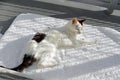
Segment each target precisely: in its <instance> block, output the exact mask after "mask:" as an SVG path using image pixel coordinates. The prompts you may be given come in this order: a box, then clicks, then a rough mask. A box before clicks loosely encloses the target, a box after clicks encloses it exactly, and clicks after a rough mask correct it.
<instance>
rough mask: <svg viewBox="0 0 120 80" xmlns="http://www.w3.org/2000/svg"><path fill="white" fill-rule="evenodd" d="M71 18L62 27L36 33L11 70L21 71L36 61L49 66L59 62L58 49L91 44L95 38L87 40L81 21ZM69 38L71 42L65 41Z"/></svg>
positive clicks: (38, 63)
mask: <svg viewBox="0 0 120 80" xmlns="http://www.w3.org/2000/svg"><path fill="white" fill-rule="evenodd" d="M84 21H85V20H78V19H77V18H73V19H72V20H70V21H69V22H68V23H67V24H66V25H65V26H64V27H62V28H59V29H58V28H57V29H54V30H53V29H50V30H49V31H48V32H46V34H44V33H37V34H36V35H35V36H34V37H33V39H32V40H30V41H28V43H27V46H26V52H25V56H24V58H23V63H22V64H21V65H19V66H18V67H16V68H14V69H13V70H16V71H22V70H23V69H24V68H27V67H29V66H30V65H32V63H33V62H37V65H38V67H41V66H42V67H49V66H54V65H57V64H58V63H59V60H58V58H59V57H58V56H57V55H58V49H59V48H71V47H78V46H81V44H93V43H95V42H96V41H95V40H89V39H87V38H86V37H85V36H84V31H83V22H84ZM66 39H67V40H69V41H70V42H71V43H67V42H68V41H66Z"/></svg>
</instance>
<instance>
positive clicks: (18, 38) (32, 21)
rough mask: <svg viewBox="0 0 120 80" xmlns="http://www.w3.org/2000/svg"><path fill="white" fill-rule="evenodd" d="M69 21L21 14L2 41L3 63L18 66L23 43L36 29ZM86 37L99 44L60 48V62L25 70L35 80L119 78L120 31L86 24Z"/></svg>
mask: <svg viewBox="0 0 120 80" xmlns="http://www.w3.org/2000/svg"><path fill="white" fill-rule="evenodd" d="M66 23H67V21H66V20H62V19H56V18H52V17H46V16H41V15H35V14H30V13H27V14H21V15H19V16H18V17H17V18H16V19H15V21H14V22H13V23H12V25H11V27H10V28H9V29H8V30H7V32H6V33H5V35H4V36H3V37H2V38H1V40H0V64H1V65H4V66H7V67H15V66H17V65H19V64H20V62H21V61H22V57H23V54H24V53H23V52H24V45H25V43H26V42H27V40H29V39H30V38H31V37H32V35H33V34H35V33H36V32H37V31H39V32H42V31H43V30H45V29H46V28H47V27H62V26H63V25H65V24H66ZM84 29H85V33H86V35H87V37H89V38H94V39H97V41H98V42H97V44H96V45H86V46H81V47H78V48H72V49H66V50H60V51H61V54H62V53H64V52H65V54H62V60H61V64H60V65H58V66H55V67H52V68H45V69H35V68H33V67H34V66H32V67H30V68H29V69H26V70H25V71H24V72H23V73H24V74H27V75H30V77H31V78H34V79H35V80H40V79H43V80H119V79H120V75H119V74H120V33H119V32H117V31H115V30H113V29H110V28H105V27H103V28H101V27H98V26H92V25H87V24H85V25H84Z"/></svg>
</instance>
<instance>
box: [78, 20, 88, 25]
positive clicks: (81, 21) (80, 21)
mask: <svg viewBox="0 0 120 80" xmlns="http://www.w3.org/2000/svg"><path fill="white" fill-rule="evenodd" d="M78 21H79V23H80V24H81V25H83V22H84V21H86V19H81V20H78Z"/></svg>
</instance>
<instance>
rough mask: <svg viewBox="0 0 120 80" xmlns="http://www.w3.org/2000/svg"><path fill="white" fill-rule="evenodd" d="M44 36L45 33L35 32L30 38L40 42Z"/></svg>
mask: <svg viewBox="0 0 120 80" xmlns="http://www.w3.org/2000/svg"><path fill="white" fill-rule="evenodd" d="M45 37H46V34H44V33H39V32H37V33H36V34H35V36H34V37H33V38H32V40H35V41H36V42H38V43H39V42H41V41H42V40H43V39H44V38H45Z"/></svg>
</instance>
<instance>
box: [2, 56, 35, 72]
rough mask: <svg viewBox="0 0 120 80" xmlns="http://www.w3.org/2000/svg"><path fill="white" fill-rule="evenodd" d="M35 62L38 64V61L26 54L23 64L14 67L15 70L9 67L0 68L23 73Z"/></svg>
mask: <svg viewBox="0 0 120 80" xmlns="http://www.w3.org/2000/svg"><path fill="white" fill-rule="evenodd" d="M34 62H36V59H35V58H34V56H32V55H27V54H25V56H24V58H23V62H22V63H21V64H20V65H19V66H17V67H14V68H7V67H4V66H0V67H2V68H6V69H10V70H14V71H18V72H22V71H23V70H24V69H25V68H28V67H29V66H31V65H32V64H33V63H34Z"/></svg>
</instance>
